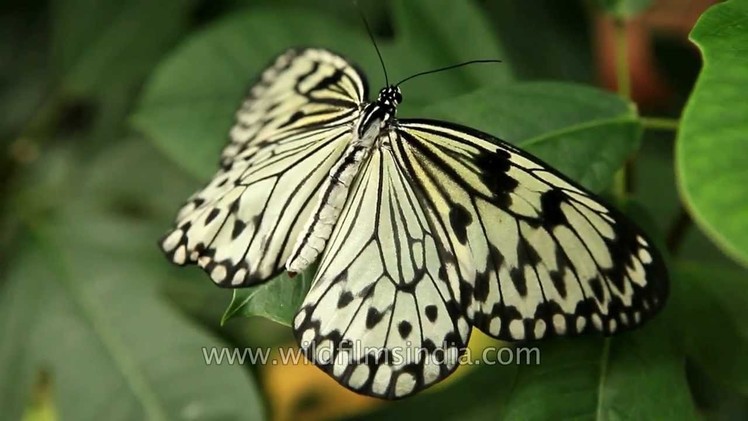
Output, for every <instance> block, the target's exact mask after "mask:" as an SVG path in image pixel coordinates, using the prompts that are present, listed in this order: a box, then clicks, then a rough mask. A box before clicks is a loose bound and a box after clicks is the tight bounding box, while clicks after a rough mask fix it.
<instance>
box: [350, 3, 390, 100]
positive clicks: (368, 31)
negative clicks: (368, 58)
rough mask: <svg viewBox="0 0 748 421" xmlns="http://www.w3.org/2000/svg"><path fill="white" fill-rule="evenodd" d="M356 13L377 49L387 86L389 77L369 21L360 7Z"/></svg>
mask: <svg viewBox="0 0 748 421" xmlns="http://www.w3.org/2000/svg"><path fill="white" fill-rule="evenodd" d="M356 6H358V3H356ZM358 13H359V14H360V15H361V20H362V21H364V26H366V32H367V33H368V34H369V38H370V39H371V43H372V44H374V49H375V50H377V56H379V62H380V63H382V70H383V71H384V82H385V83H386V84H387V86H390V79H389V78H388V77H387V66H385V65H384V59H383V58H382V53H381V52H379V46H377V41H376V40H375V39H374V34H373V33H372V32H371V28H370V27H369V22H367V21H366V16H364V12H362V11H361V9H360V8H359V9H358Z"/></svg>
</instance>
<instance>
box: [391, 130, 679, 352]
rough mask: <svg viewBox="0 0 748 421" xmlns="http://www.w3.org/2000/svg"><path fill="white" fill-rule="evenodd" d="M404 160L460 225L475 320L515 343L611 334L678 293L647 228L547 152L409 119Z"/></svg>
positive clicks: (460, 263) (454, 242) (453, 247)
mask: <svg viewBox="0 0 748 421" xmlns="http://www.w3.org/2000/svg"><path fill="white" fill-rule="evenodd" d="M396 132H397V134H398V137H399V141H396V142H393V145H394V146H393V147H394V148H395V151H396V154H395V156H396V159H397V160H398V162H399V163H400V165H401V166H402V167H403V168H405V171H406V173H407V176H408V177H409V178H410V179H412V180H413V181H414V183H416V185H417V186H418V190H419V191H420V192H421V193H422V195H421V197H422V199H423V200H424V206H427V207H430V208H431V209H433V210H434V211H435V212H434V214H433V215H434V216H435V217H434V218H433V219H432V222H433V223H434V224H436V225H440V226H442V227H443V231H444V232H446V233H448V235H447V237H446V238H445V239H444V241H442V242H441V243H440V246H441V247H442V248H443V253H445V254H446V255H451V256H454V259H452V260H453V261H454V263H451V262H450V261H444V262H443V263H444V264H447V265H454V266H455V269H456V270H457V271H458V272H459V278H460V285H459V287H458V288H453V289H454V294H455V295H456V296H457V297H459V300H460V303H461V305H462V307H463V308H464V309H465V312H466V315H467V317H468V319H469V320H470V321H471V323H472V324H473V325H475V326H476V327H478V328H480V329H481V330H482V331H484V332H486V333H488V334H490V335H492V336H494V337H497V338H500V339H505V340H522V339H538V338H542V337H546V336H556V335H576V334H580V333H584V332H589V331H599V332H603V333H605V334H610V333H614V332H616V331H619V330H626V329H630V328H632V327H635V326H637V325H639V324H641V322H642V321H644V320H645V319H647V318H648V317H649V316H651V315H652V314H654V313H655V312H656V311H657V310H658V309H659V308H660V307H661V306H662V305H663V303H664V301H665V299H666V296H667V273H666V271H665V267H664V265H663V263H662V259H661V257H660V256H659V255H658V253H657V250H656V249H655V248H654V247H653V246H652V244H651V242H650V240H649V239H648V238H647V237H646V235H645V234H644V233H643V232H641V231H640V230H639V229H638V228H637V227H635V226H634V225H633V224H632V223H631V222H630V221H628V219H626V218H625V217H623V216H622V215H621V214H620V213H619V212H618V211H616V210H615V209H614V208H612V207H610V206H607V205H605V204H603V203H602V202H601V201H600V200H599V199H597V198H596V197H595V196H593V195H592V194H591V193H589V192H588V191H586V190H584V189H583V188H582V187H579V186H578V185H576V184H575V183H573V182H572V181H570V180H568V179H567V178H566V177H564V176H562V175H560V174H559V173H557V172H556V171H554V170H553V169H551V168H550V167H549V166H547V165H546V164H544V163H542V162H541V161H539V160H538V159H537V158H534V157H531V156H530V155H528V154H526V153H524V152H522V151H520V150H518V149H516V148H514V147H512V146H510V145H508V144H506V143H504V142H501V141H499V140H498V139H495V138H492V137H491V136H488V135H486V134H484V133H480V132H478V131H475V130H473V129H469V128H466V127H462V126H459V125H455V124H449V123H444V122H439V121H429V120H404V121H400V122H399V124H398V127H397V129H396Z"/></svg>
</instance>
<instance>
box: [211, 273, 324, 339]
mask: <svg viewBox="0 0 748 421" xmlns="http://www.w3.org/2000/svg"><path fill="white" fill-rule="evenodd" d="M315 271H316V267H315V268H309V269H307V270H305V271H304V272H302V273H300V274H298V275H296V276H294V277H293V278H291V277H289V276H288V274H286V273H283V274H282V275H280V276H278V277H276V278H275V279H272V280H270V281H268V282H265V283H263V284H260V285H258V286H255V287H251V288H241V289H235V290H234V296H233V297H232V299H231V303H230V304H229V306H228V307H227V308H226V311H225V312H224V314H223V318H222V320H221V324H223V323H225V322H226V321H228V320H230V319H232V318H234V317H236V316H239V315H241V316H244V317H250V316H262V317H265V318H268V319H270V320H273V321H275V322H278V323H280V324H283V325H286V326H291V323H292V322H293V316H294V315H295V314H296V310H298V309H299V307H300V306H301V302H302V301H304V297H305V296H306V292H307V291H308V290H309V286H310V285H311V284H312V279H313V278H314V273H315Z"/></svg>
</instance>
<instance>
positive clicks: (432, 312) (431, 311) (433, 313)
mask: <svg viewBox="0 0 748 421" xmlns="http://www.w3.org/2000/svg"><path fill="white" fill-rule="evenodd" d="M425 311H426V317H427V318H428V319H429V321H430V322H431V323H434V322H435V321H436V317H437V315H438V314H439V311H438V309H437V308H436V306H435V305H433V304H429V305H427V306H426V310H425Z"/></svg>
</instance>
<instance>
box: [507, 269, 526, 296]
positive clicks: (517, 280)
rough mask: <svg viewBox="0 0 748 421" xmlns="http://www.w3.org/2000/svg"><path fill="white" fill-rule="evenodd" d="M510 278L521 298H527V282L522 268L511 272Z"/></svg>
mask: <svg viewBox="0 0 748 421" xmlns="http://www.w3.org/2000/svg"><path fill="white" fill-rule="evenodd" d="M509 278H511V280H512V283H513V284H514V288H515V289H516V290H517V292H518V293H519V295H520V296H521V297H523V298H524V297H526V296H527V280H526V279H525V272H524V271H523V270H522V269H520V268H516V267H515V268H512V270H510V271H509Z"/></svg>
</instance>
